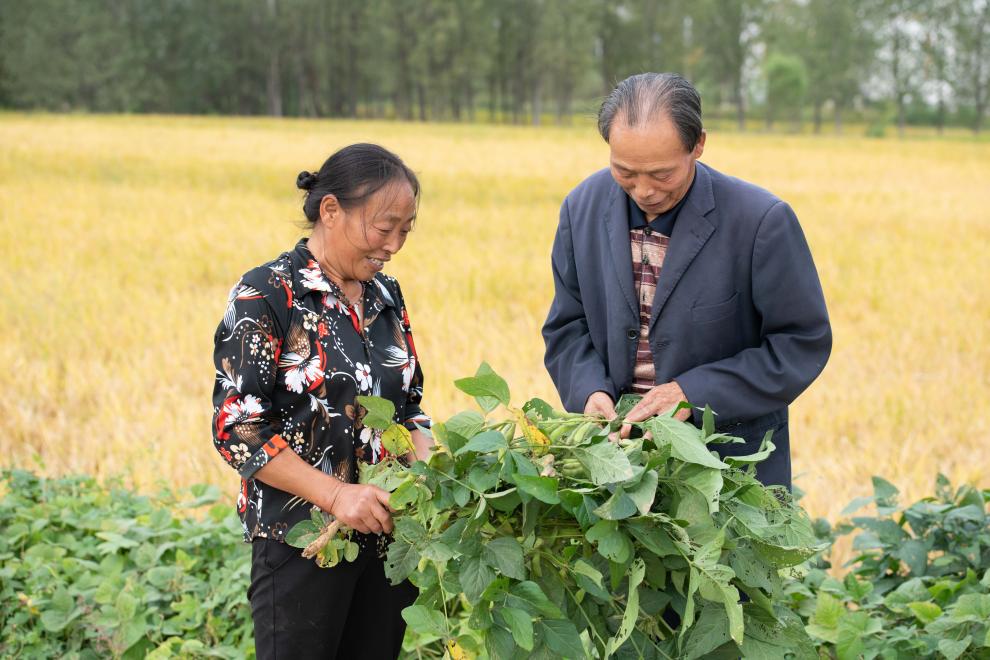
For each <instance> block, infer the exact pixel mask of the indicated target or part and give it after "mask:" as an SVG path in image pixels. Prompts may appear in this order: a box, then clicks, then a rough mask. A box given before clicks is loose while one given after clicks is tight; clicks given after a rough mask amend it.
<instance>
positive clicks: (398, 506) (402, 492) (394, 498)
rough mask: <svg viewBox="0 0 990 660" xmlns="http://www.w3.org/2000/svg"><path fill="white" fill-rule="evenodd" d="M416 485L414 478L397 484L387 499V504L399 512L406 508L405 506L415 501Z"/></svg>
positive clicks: (417, 491) (417, 492)
mask: <svg viewBox="0 0 990 660" xmlns="http://www.w3.org/2000/svg"><path fill="white" fill-rule="evenodd" d="M417 486H418V484H417V483H416V479H415V478H410V479H408V480H406V481H403V482H402V483H401V484H399V487H398V488H396V489H395V490H394V491H393V492H392V494H391V495H390V496H389V498H388V504H389V506H391V507H392V508H393V509H395V510H397V511H401V510H402V509H404V508H406V505H407V504H412V503H413V502H415V501H416V500H417V497H418V495H419V490H418V489H417Z"/></svg>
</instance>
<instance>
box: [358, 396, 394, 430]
mask: <svg viewBox="0 0 990 660" xmlns="http://www.w3.org/2000/svg"><path fill="white" fill-rule="evenodd" d="M357 402H358V403H359V404H361V405H362V406H364V408H365V410H366V411H367V412H366V413H365V415H364V419H362V420H361V421H362V423H363V424H364V425H365V426H367V427H370V428H373V429H379V430H382V431H384V430H385V429H387V428H388V427H390V426H391V425H392V423H393V418H394V417H395V404H394V403H392V402H391V401H389V400H388V399H383V398H382V397H380V396H359V397H357Z"/></svg>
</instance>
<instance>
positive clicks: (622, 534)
mask: <svg viewBox="0 0 990 660" xmlns="http://www.w3.org/2000/svg"><path fill="white" fill-rule="evenodd" d="M455 385H456V386H457V387H458V388H459V389H460V390H462V391H464V392H465V393H467V394H469V395H471V396H473V397H475V399H476V401H477V403H478V405H479V406H480V408H481V410H482V413H479V412H474V411H468V412H460V413H458V414H456V415H454V416H453V417H452V418H450V419H449V420H447V421H446V422H443V423H439V422H438V423H435V424H434V425H433V428H432V434H433V437H434V439H435V441H436V444H437V447H436V451H435V453H434V454H433V455H432V456H431V458H430V460H429V461H428V462H423V461H417V462H415V463H413V464H412V465H411V466H408V467H407V466H405V465H403V464H402V463H401V462H399V461H398V460H395V459H388V460H385V461H383V462H381V463H378V464H375V465H370V466H366V467H365V468H363V470H362V473H361V476H360V479H361V481H362V482H365V483H373V484H375V485H378V486H380V487H382V488H384V489H385V490H388V491H390V492H391V500H390V502H391V506H392V507H393V508H394V509H395V510H396V511H397V513H396V514H395V516H394V522H395V531H394V540H393V541H392V543H391V545H390V546H389V550H388V555H387V559H386V567H385V568H386V573H387V575H388V577H389V579H390V580H391V581H392V583H398V582H400V581H402V580H405V579H407V578H408V579H409V580H411V581H412V582H413V583H414V584H415V585H416V586H417V587H419V589H420V595H419V598H418V599H417V600H416V602H415V604H414V605H412V606H411V607H408V608H406V609H405V610H404V611H403V617H404V618H405V620H406V621H407V622H408V624H409V627H410V631H412V636H413V638H414V640H415V643H416V644H417V654H418V655H419V656H421V657H429V656H434V657H438V656H442V655H447V656H449V657H451V658H455V659H459V658H464V657H483V656H486V655H487V656H488V657H490V658H495V659H501V658H562V657H563V658H609V657H618V658H674V657H677V658H697V657H702V656H705V657H727V658H737V657H740V656H743V657H754V658H784V657H794V658H815V657H817V653H816V652H815V649H814V645H813V643H812V641H811V639H810V638H809V637H808V635H807V634H806V632H805V630H804V627H803V625H802V622H801V620H800V619H799V618H798V617H797V615H795V614H794V613H793V612H792V611H791V610H790V609H788V608H787V607H786V606H785V603H786V599H785V596H784V593H783V586H784V583H785V581H786V580H787V579H788V574H787V572H788V570H789V569H790V568H791V567H794V566H797V565H798V564H801V563H802V562H804V561H805V560H806V559H808V558H809V557H810V556H812V555H813V554H815V553H816V552H818V551H820V550H821V549H822V546H821V545H819V544H818V542H817V540H816V538H815V535H814V533H813V530H812V524H811V521H810V519H809V518H808V516H807V514H806V513H805V512H804V511H803V510H802V509H801V508H800V507H799V506H797V505H796V504H795V503H794V502H793V500H792V498H791V497H790V495H789V493H787V491H786V490H785V489H781V488H767V487H764V486H763V485H761V484H760V483H759V482H758V481H756V479H755V477H754V473H755V468H754V465H755V464H756V463H758V462H759V461H761V460H763V459H765V458H766V457H767V456H768V455H769V454H770V452H772V451H773V449H774V447H773V444H772V441H771V440H770V439H769V438H765V439H764V442H763V444H762V446H761V448H760V450H759V451H758V452H757V453H755V454H753V455H750V456H742V457H732V458H725V459H719V458H718V456H717V455H716V454H715V453H713V452H712V451H711V450H710V449H709V447H708V445H711V444H714V443H725V442H741V441H740V440H738V439H736V438H731V437H728V436H725V435H722V434H719V433H715V432H714V419H713V415H712V414H711V411H709V410H706V411H705V414H704V424H703V425H702V428H701V429H698V428H696V427H695V426H693V425H691V424H688V423H683V422H680V421H677V420H676V419H674V417H673V412H672V413H670V414H667V415H661V416H658V417H653V418H651V419H649V420H646V421H644V422H640V423H634V424H633V425H632V426H633V427H635V428H636V429H638V435H640V436H641V437H639V438H637V439H631V440H624V439H623V440H616V436H617V434H616V433H615V431H616V430H617V429H618V425H619V424H620V422H621V420H622V416H623V415H624V414H625V413H626V412H628V411H629V409H630V408H631V407H632V405H634V404H635V398H630V397H623V399H621V400H620V402H619V405H618V407H617V412H618V414H619V417H617V419H616V420H613V421H612V422H611V423H608V422H606V421H604V420H602V419H600V418H594V417H586V416H583V415H579V414H573V413H565V412H560V411H557V410H555V409H553V407H551V406H550V405H549V404H547V403H546V402H544V401H541V400H539V399H533V400H531V401H529V402H528V403H526V404H525V405H524V406H522V408H514V407H512V406H511V405H510V398H509V388H508V386H507V385H506V383H505V381H504V380H503V379H502V378H501V377H499V376H498V375H497V374H495V373H494V372H493V371H492V370H491V368H490V367H489V366H488V365H487V364H482V366H481V367H480V368H479V369H478V372H477V373H476V375H475V376H474V377H472V378H464V379H461V380H458V381H456V383H455ZM359 400H360V403H361V404H362V405H363V406H364V407H365V408H366V412H365V415H364V420H363V421H364V424H365V425H367V426H370V427H371V428H375V429H377V430H378V432H380V433H381V437H382V441H383V443H384V444H385V446H386V448H387V449H388V451H389V452H390V453H391V454H393V455H402V454H404V453H406V451H407V449H408V448H409V447H411V444H409V442H410V441H409V437H408V431H406V430H405V429H404V428H403V427H402V426H401V425H398V424H395V423H393V416H394V409H393V408H392V404H391V403H390V402H388V401H385V400H382V399H377V398H373V397H367V398H366V397H361V398H360V399H359ZM498 413H502V414H498ZM634 435H636V433H634ZM610 436H611V437H610ZM348 535H349V531H348V530H347V529H345V528H341V527H340V526H339V525H338V523H336V522H334V521H333V520H332V517H331V516H329V515H328V514H325V513H322V512H319V511H316V510H314V515H313V519H312V520H311V521H305V522H303V523H300V524H299V525H297V526H296V527H294V528H293V529H292V530H290V533H289V535H288V538H287V540H288V541H289V542H290V543H292V544H293V545H295V546H297V547H305V548H306V550H305V551H304V555H305V556H313V557H315V558H316V560H317V561H318V562H319V563H321V565H324V566H332V565H334V564H336V563H338V562H340V561H346V560H348V559H349V558H350V556H353V554H354V553H353V547H352V542H351V541H350V540H349V538H348Z"/></svg>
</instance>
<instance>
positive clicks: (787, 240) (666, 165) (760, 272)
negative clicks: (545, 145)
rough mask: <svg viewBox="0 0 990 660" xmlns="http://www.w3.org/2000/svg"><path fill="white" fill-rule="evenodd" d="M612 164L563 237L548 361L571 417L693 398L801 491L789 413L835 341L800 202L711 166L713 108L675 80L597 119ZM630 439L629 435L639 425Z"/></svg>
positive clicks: (607, 108)
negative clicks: (631, 400) (707, 150)
mask: <svg viewBox="0 0 990 660" xmlns="http://www.w3.org/2000/svg"><path fill="white" fill-rule="evenodd" d="M598 128H599V132H600V133H601V135H602V137H603V138H604V139H605V141H606V142H607V143H608V144H609V148H610V152H611V157H610V167H609V168H608V169H604V170H601V171H599V172H597V173H595V174H593V175H591V176H590V177H588V178H587V179H586V180H585V181H584V182H582V183H581V184H580V185H579V186H578V187H577V188H575V189H574V190H573V191H572V192H571V193H570V194H569V195H568V196H567V198H566V199H565V200H564V204H563V206H562V207H561V210H560V225H559V227H558V229H557V235H556V238H555V239H554V244H553V253H552V265H553V276H554V299H553V303H552V305H551V307H550V313H549V315H548V317H547V320H546V323H545V324H544V326H543V338H544V340H545V342H546V366H547V369H548V370H549V372H550V375H551V377H552V378H553V380H554V383H555V384H556V386H557V390H558V392H559V393H560V397H561V399H562V401H563V403H564V407H565V408H567V409H568V410H570V411H577V412H580V411H583V412H584V413H586V414H598V415H603V416H604V417H606V418H612V417H614V416H615V403H616V401H618V398H619V396H621V395H622V394H624V393H627V392H633V393H638V394H642V395H643V400H642V401H641V402H640V403H639V404H638V405H637V406H636V407H635V408H633V410H632V411H631V412H630V413H629V414H628V415H627V416H626V420H628V421H642V420H644V419H646V418H648V417H651V416H653V415H656V414H660V413H664V412H667V411H669V410H670V409H671V408H673V407H675V406H677V405H678V403H680V402H681V401H689V402H690V403H691V404H692V405H693V406H695V408H694V409H693V412H692V411H691V410H689V409H683V410H681V411H680V412H679V413H678V417H679V418H680V419H682V420H687V419H689V418H691V420H692V421H693V422H694V423H695V424H696V425H700V423H701V410H700V409H703V408H704V406H705V405H706V404H708V405H710V406H711V407H712V410H713V411H714V412H715V413H716V415H717V417H716V428H717V430H719V431H723V432H726V433H729V434H731V435H736V436H740V437H742V438H744V439H745V440H746V442H745V444H729V445H724V444H723V445H718V446H716V447H715V449H716V450H717V451H718V452H719V454H720V455H722V456H730V455H745V454H750V453H753V452H755V451H756V450H757V449H758V448H759V445H760V441H761V440H762V438H763V436H764V434H765V433H766V431H768V430H773V432H774V433H773V442H774V444H775V445H776V446H777V449H776V451H774V452H773V454H772V455H771V457H770V458H769V459H767V460H766V461H765V462H763V463H761V464H759V465H758V468H757V477H758V478H759V479H760V481H762V482H763V483H764V484H767V485H770V484H779V485H783V486H787V487H788V488H790V485H791V461H790V445H789V440H788V433H787V406H788V405H789V404H790V403H791V402H792V401H793V400H794V399H795V398H797V396H798V395H799V394H800V393H801V392H802V391H803V390H804V389H805V388H806V387H808V385H810V384H811V382H812V381H813V380H814V379H815V378H816V377H817V376H818V374H819V373H821V371H822V369H823V368H824V366H825V362H826V361H827V360H828V356H829V353H830V351H831V346H832V334H831V329H830V326H829V321H828V313H827V312H826V310H825V300H824V297H823V295H822V288H821V284H820V283H819V281H818V274H817V272H816V270H815V265H814V262H813V261H812V258H811V253H810V251H809V249H808V244H807V242H806V241H805V238H804V234H803V233H802V231H801V227H800V225H799V224H798V221H797V217H795V215H794V212H793V211H792V210H791V208H790V207H789V206H788V205H787V204H786V203H785V202H783V201H781V200H780V199H779V198H777V197H776V196H774V195H773V194H771V193H769V192H767V191H766V190H763V189H761V188H758V187H756V186H754V185H752V184H749V183H746V182H744V181H741V180H739V179H735V178H732V177H729V176H726V175H724V174H721V173H720V172H717V171H715V170H714V169H712V168H710V167H708V166H706V165H704V164H702V163H700V162H698V158H700V157H701V154H702V152H703V151H704V147H705V131H704V129H703V127H702V121H701V98H700V97H699V95H698V92H697V90H695V89H694V87H693V86H692V85H691V83H689V82H688V81H687V80H685V79H684V78H682V77H681V76H678V75H676V74H669V73H664V74H658V73H645V74H640V75H636V76H632V77H630V78H627V79H626V80H624V81H622V82H621V83H619V85H618V86H617V87H616V88H615V90H614V91H613V92H612V93H611V94H610V95H609V96H608V98H606V99H605V102H604V103H603V104H602V107H601V110H600V111H599V114H598ZM625 431H627V430H625Z"/></svg>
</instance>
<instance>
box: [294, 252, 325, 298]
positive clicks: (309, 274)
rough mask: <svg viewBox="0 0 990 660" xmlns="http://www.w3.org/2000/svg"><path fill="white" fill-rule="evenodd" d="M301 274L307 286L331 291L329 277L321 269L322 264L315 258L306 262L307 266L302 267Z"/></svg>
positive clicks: (315, 289) (314, 289)
mask: <svg viewBox="0 0 990 660" xmlns="http://www.w3.org/2000/svg"><path fill="white" fill-rule="evenodd" d="M299 275H301V276H302V283H303V286H305V287H306V288H308V289H311V290H313V291H326V292H328V293H329V291H330V284H329V283H328V282H327V278H325V277H324V276H323V271H322V270H320V265H319V264H318V263H316V261H315V260H310V262H309V263H308V264H306V268H300V269H299Z"/></svg>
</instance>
